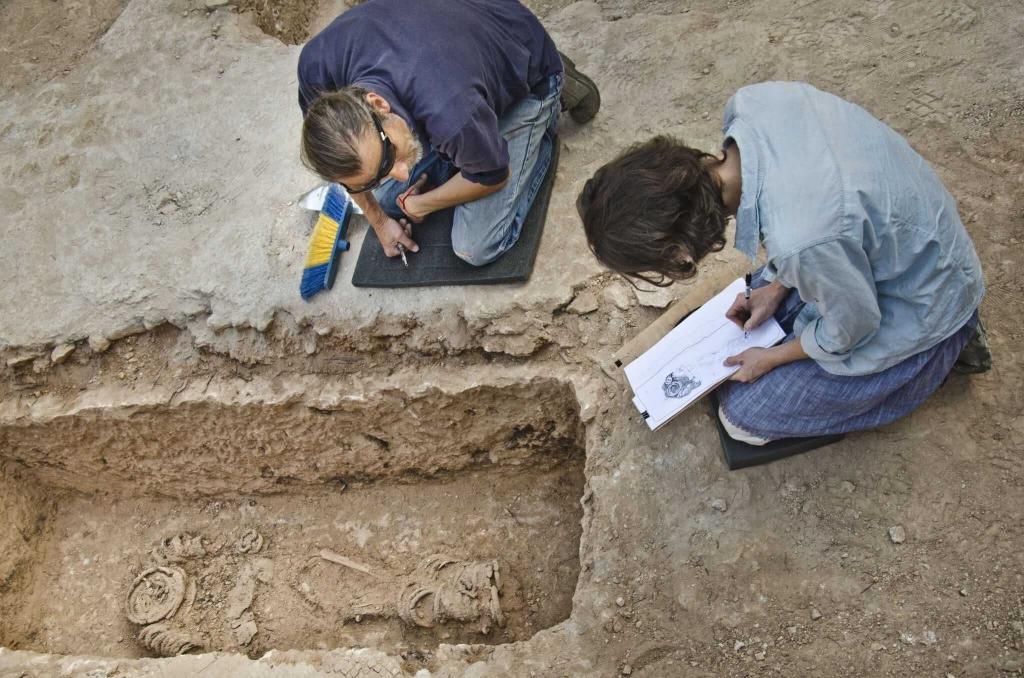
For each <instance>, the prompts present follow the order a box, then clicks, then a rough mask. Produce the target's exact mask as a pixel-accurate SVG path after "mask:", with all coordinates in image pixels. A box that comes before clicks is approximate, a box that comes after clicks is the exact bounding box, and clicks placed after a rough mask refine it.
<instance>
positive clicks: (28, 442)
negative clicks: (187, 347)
mask: <svg viewBox="0 0 1024 678" xmlns="http://www.w3.org/2000/svg"><path fill="white" fill-rule="evenodd" d="M582 436H583V429H582V424H581V423H580V418H579V404H578V402H577V401H576V398H575V395H574V393H573V390H572V388H571V386H570V385H568V384H567V383H564V382H558V381H555V380H536V381H530V382H526V383H519V384H513V385H508V386H500V387H498V386H474V387H471V388H467V389H465V390H461V391H458V392H455V393H446V392H442V391H441V390H440V389H430V390H426V391H423V392H421V393H417V394H416V395H408V394H405V393H403V392H402V391H398V390H382V391H377V392H374V393H370V394H366V395H360V396H346V397H342V398H340V399H339V400H338V401H337V402H335V403H332V404H322V403H318V404H317V405H315V406H310V405H309V404H307V403H306V402H304V401H303V402H293V401H292V400H291V399H288V400H287V401H286V402H283V403H276V404H267V403H254V402H248V403H243V404H239V403H231V404H226V403H224V402H219V401H216V400H213V399H210V400H191V401H186V402H182V403H180V404H174V405H132V404H126V405H123V406H119V407H102V408H94V409H86V410H84V411H77V412H75V413H73V414H72V413H68V414H65V415H57V416H54V417H52V418H48V419H46V420H38V419H31V418H22V419H21V420H15V421H10V420H9V421H8V423H7V424H6V425H2V424H0V450H3V456H5V457H6V458H7V459H8V462H9V463H10V464H11V465H12V467H14V468H17V469H19V470H21V471H22V472H27V473H29V474H31V476H33V477H34V478H35V479H36V480H38V481H39V482H41V483H43V484H45V485H48V486H53V487H58V488H67V489H73V490H79V491H85V492H92V491H103V490H112V491H117V492H118V493H120V494H126V495H132V494H161V495H169V496H182V497H184V496H198V495H214V494H224V493H233V492H240V493H265V492H280V491H286V490H288V489H289V488H292V487H296V486H302V485H323V484H325V483H326V484H330V483H336V484H339V485H349V484H352V483H359V482H361V481H366V480H377V479H402V478H412V477H424V476H433V475H438V474H444V473H447V472H453V471H459V470H463V469H467V468H470V467H473V466H482V465H488V464H494V465H512V466H514V465H518V464H521V463H527V462H529V463H531V464H533V463H544V462H545V461H550V462H554V461H557V459H558V458H559V456H564V455H571V454H578V453H579V451H580V450H581V449H582Z"/></svg>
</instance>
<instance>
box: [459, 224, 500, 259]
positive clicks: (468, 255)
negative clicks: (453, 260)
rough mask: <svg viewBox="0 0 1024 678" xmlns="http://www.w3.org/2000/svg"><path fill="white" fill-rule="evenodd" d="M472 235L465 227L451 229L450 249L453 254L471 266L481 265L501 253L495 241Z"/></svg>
mask: <svg viewBox="0 0 1024 678" xmlns="http://www.w3.org/2000/svg"><path fill="white" fill-rule="evenodd" d="M473 236H474V234H471V233H469V232H468V231H467V230H466V229H452V250H453V251H454V252H455V256H457V257H458V258H459V259H462V260H463V261H464V262H466V263H467V264H470V265H472V266H483V265H485V264H489V263H491V262H492V261H494V260H495V259H497V258H498V257H499V256H500V255H501V252H500V250H499V249H498V246H497V245H496V244H495V243H491V242H488V241H487V240H486V239H484V238H481V237H479V236H477V237H473Z"/></svg>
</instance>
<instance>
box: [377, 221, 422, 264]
mask: <svg viewBox="0 0 1024 678" xmlns="http://www.w3.org/2000/svg"><path fill="white" fill-rule="evenodd" d="M373 230H374V231H376V232H377V239H378V240H380V244H381V246H382V247H383V248H384V254H385V255H387V256H389V257H397V256H398V255H399V252H398V244H399V243H401V244H402V246H403V247H405V249H407V250H408V251H410V252H419V251H420V246H419V245H417V244H416V243H415V242H413V239H412V237H411V236H412V224H410V223H409V222H408V221H406V220H405V219H402V220H401V221H395V220H394V219H392V218H391V217H386V218H385V220H384V222H383V223H381V224H380V225H379V226H376V225H375V226H374V227H373Z"/></svg>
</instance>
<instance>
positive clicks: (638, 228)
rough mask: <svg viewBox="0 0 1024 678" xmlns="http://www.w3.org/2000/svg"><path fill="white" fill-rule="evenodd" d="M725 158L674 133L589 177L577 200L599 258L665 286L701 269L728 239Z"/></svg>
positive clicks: (618, 269) (633, 149)
mask: <svg viewBox="0 0 1024 678" xmlns="http://www.w3.org/2000/svg"><path fill="white" fill-rule="evenodd" d="M709 159H710V160H713V161H715V162H717V159H716V158H715V157H714V156H713V155H711V154H709V153H704V152H703V151H698V150H696V149H693V148H690V147H688V146H686V145H685V144H683V143H681V142H680V141H678V140H676V139H673V138H672V137H668V136H657V137H654V138H653V139H650V140H649V141H645V142H643V143H641V144H637V145H635V146H632V147H631V148H628V149H627V150H626V151H625V152H623V153H622V155H620V156H619V157H617V158H615V159H614V160H612V161H611V162H609V163H608V164H607V165H605V166H604V167H601V168H600V169H599V170H597V172H596V173H595V174H594V176H593V178H591V179H589V180H588V181H587V183H586V185H584V187H583V190H582V191H581V192H580V195H579V198H578V199H577V200H576V209H577V211H578V212H579V214H580V218H581V219H582V220H583V227H584V229H585V231H586V233H587V242H588V243H589V245H590V249H591V251H592V252H593V253H594V256H596V257H597V259H598V260H599V261H600V262H601V263H602V264H604V265H605V266H607V267H608V268H610V269H611V270H613V271H616V272H618V273H621V274H623V275H624V276H626V277H627V278H631V279H639V280H643V281H645V282H648V283H650V284H652V285H658V286H665V285H669V284H671V283H672V281H673V280H682V279H685V278H690V277H693V276H694V275H696V273H697V266H696V264H697V262H698V261H700V260H701V259H702V258H703V257H704V256H705V255H707V254H708V252H717V251H718V250H721V249H722V248H723V247H724V246H725V219H726V213H725V205H724V204H723V203H722V191H721V188H720V187H719V185H718V183H717V182H716V181H715V178H714V177H713V176H712V174H711V172H710V171H708V165H709V164H710V163H709Z"/></svg>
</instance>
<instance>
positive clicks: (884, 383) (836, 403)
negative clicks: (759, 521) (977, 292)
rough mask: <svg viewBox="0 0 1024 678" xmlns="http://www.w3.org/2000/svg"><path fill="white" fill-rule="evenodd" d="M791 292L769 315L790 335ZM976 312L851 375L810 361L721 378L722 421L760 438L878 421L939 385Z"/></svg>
mask: <svg viewBox="0 0 1024 678" xmlns="http://www.w3.org/2000/svg"><path fill="white" fill-rule="evenodd" d="M803 306H804V304H803V302H801V301H800V297H799V295H798V294H797V293H796V290H793V291H792V292H790V294H789V296H788V297H786V300H785V301H784V302H783V304H782V305H781V306H780V308H779V310H778V312H776V314H775V317H776V319H777V320H778V321H779V323H780V324H781V325H782V327H783V329H784V330H786V331H787V332H788V334H787V336H786V340H787V341H788V340H790V339H793V338H794V337H795V336H796V335H795V333H794V332H793V329H792V326H793V321H794V320H795V319H796V317H797V316H798V315H799V314H800V312H801V310H803ZM977 325H978V312H977V311H975V312H974V315H973V316H971V319H970V320H968V321H967V323H966V324H965V325H964V326H963V327H961V328H960V329H959V330H957V331H956V332H954V333H953V334H952V336H950V337H948V338H947V339H944V340H943V341H941V342H939V343H938V344H937V345H935V346H933V347H932V348H929V349H927V350H925V351H921V352H920V353H918V354H916V355H913V356H911V357H909V358H907V359H906V360H904V361H903V362H901V363H898V364H896V365H893V366H892V367H890V368H888V369H886V370H882V371H881V372H876V373H875V374H866V375H858V376H845V375H836V374H831V373H829V372H826V371H825V370H823V369H822V368H821V367H819V366H818V363H816V362H814V361H813V360H798V361H796V362H792V363H787V364H786V365H781V366H779V367H776V368H775V369H774V370H772V371H771V372H769V373H767V374H765V375H764V376H762V377H761V378H760V379H758V380H757V381H755V382H754V383H752V384H744V383H740V382H737V381H727V382H725V383H723V384H722V385H721V386H719V388H718V399H719V403H720V404H721V407H722V412H723V413H724V414H725V417H726V419H728V420H729V422H730V423H732V424H734V425H735V426H737V427H739V428H741V429H743V430H744V431H746V432H747V433H751V434H753V435H755V436H757V437H758V438H763V439H765V440H777V439H779V438H800V437H809V436H820V435H829V434H833V433H848V432H850V431H862V430H865V429H871V428H876V427H878V426H883V425H885V424H888V423H890V422H893V421H896V420H897V419H899V418H901V417H904V416H906V415H908V414H910V413H911V412H913V411H914V410H915V409H917V408H918V407H919V406H920V405H921V403H923V402H924V401H925V399H926V398H927V397H928V396H930V395H931V394H932V393H934V392H935V391H936V390H937V389H938V388H939V387H940V386H942V384H943V382H944V381H945V379H946V377H947V376H948V375H949V373H950V371H951V370H952V369H953V364H954V363H955V362H956V359H957V357H958V356H959V355H960V351H961V350H963V348H964V346H966V345H967V342H968V341H969V340H970V338H971V336H972V335H973V334H974V330H975V328H976V327H977Z"/></svg>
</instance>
